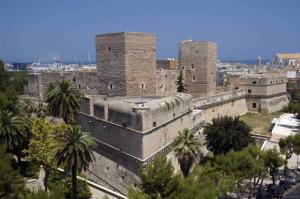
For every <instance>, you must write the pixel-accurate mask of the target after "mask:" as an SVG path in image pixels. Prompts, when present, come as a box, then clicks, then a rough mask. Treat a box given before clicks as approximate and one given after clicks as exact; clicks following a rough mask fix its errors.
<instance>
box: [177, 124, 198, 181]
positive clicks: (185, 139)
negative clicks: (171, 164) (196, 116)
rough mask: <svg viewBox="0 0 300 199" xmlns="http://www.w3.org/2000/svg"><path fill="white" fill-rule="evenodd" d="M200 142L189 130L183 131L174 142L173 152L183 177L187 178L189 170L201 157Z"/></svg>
mask: <svg viewBox="0 0 300 199" xmlns="http://www.w3.org/2000/svg"><path fill="white" fill-rule="evenodd" d="M200 146H201V143H200V140H199V139H198V138H197V137H196V136H195V135H194V133H193V132H192V131H190V130H189V129H183V131H182V132H179V135H178V136H177V137H176V138H175V140H174V151H175V155H176V157H177V158H178V162H179V164H180V169H181V171H182V174H183V176H185V177H186V176H188V174H189V172H190V169H191V167H192V165H193V164H194V162H195V161H197V160H199V157H200V155H201V151H200Z"/></svg>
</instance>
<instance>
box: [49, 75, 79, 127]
mask: <svg viewBox="0 0 300 199" xmlns="http://www.w3.org/2000/svg"><path fill="white" fill-rule="evenodd" d="M81 97H82V94H81V92H80V91H79V90H78V89H77V88H74V87H72V82H71V81H69V80H62V81H61V82H59V81H58V82H57V83H56V85H55V88H53V89H52V90H50V91H49V92H48V94H47V99H46V102H47V103H48V110H49V112H50V114H52V116H54V117H61V118H63V120H64V121H65V122H66V123H68V124H69V123H71V122H72V121H74V120H75V119H76V116H77V114H78V112H79V111H80V110H81V105H80V101H81Z"/></svg>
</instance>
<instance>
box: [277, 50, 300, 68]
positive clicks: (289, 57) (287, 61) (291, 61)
mask: <svg viewBox="0 0 300 199" xmlns="http://www.w3.org/2000/svg"><path fill="white" fill-rule="evenodd" d="M272 64H273V65H276V66H300V53H276V54H275V55H274V57H273V60H272Z"/></svg>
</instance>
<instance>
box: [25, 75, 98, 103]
mask: <svg viewBox="0 0 300 199" xmlns="http://www.w3.org/2000/svg"><path fill="white" fill-rule="evenodd" d="M61 80H71V81H72V82H73V86H74V87H77V88H78V89H79V90H80V91H81V92H83V93H84V94H85V95H89V94H97V93H98V89H97V81H96V72H94V71H92V72H90V71H60V72H59V71H56V72H54V71H44V72H41V73H38V74H30V75H29V77H28V84H27V87H28V89H27V92H28V93H27V94H28V95H29V96H32V97H37V98H40V99H42V100H43V99H45V97H46V92H47V89H48V86H49V84H50V83H56V82H57V81H61Z"/></svg>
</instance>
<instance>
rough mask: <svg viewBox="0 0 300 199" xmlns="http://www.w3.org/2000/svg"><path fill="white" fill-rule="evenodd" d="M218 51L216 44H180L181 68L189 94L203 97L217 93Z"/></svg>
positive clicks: (188, 41) (183, 42)
mask: <svg viewBox="0 0 300 199" xmlns="http://www.w3.org/2000/svg"><path fill="white" fill-rule="evenodd" d="M216 51H217V44H216V43H214V42H208V41H192V40H186V41H182V42H181V43H180V44H179V67H180V68H181V69H182V70H183V74H184V82H185V84H186V89H187V93H189V94H191V95H193V96H194V97H201V96H207V95H212V94H214V93H215V92H216V59H217V52H216Z"/></svg>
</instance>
